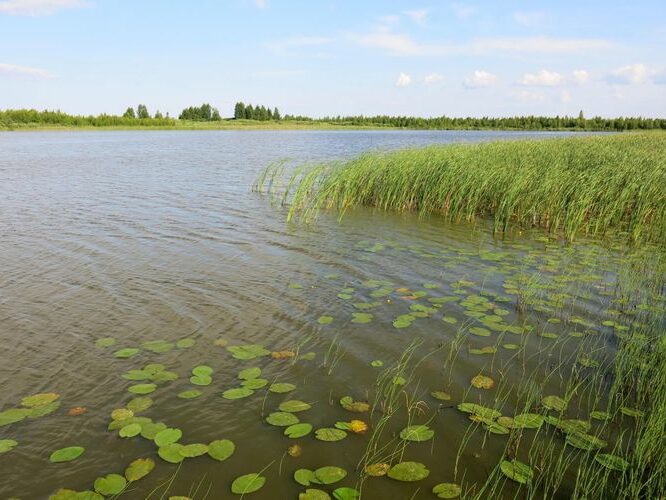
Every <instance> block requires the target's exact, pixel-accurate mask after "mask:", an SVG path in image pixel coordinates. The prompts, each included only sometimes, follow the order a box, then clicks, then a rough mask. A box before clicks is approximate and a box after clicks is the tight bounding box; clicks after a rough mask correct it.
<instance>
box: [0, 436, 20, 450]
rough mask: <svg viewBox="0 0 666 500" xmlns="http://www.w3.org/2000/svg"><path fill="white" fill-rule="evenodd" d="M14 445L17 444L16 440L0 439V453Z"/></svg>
mask: <svg viewBox="0 0 666 500" xmlns="http://www.w3.org/2000/svg"><path fill="white" fill-rule="evenodd" d="M16 445H18V441H14V440H13V439H0V453H7V452H8V451H10V450H12V449H13V448H14V447H15V446H16Z"/></svg>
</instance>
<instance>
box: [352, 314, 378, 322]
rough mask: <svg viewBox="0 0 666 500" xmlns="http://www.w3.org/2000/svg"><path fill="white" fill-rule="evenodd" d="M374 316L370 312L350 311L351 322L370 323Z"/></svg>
mask: <svg viewBox="0 0 666 500" xmlns="http://www.w3.org/2000/svg"><path fill="white" fill-rule="evenodd" d="M372 318H374V316H373V315H372V314H370V313H359V312H355V313H352V321H351V322H352V323H370V322H371V321H372Z"/></svg>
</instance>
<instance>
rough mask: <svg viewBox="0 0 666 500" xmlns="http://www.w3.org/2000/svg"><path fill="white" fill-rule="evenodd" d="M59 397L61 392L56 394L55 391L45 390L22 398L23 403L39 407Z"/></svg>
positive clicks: (29, 406)
mask: <svg viewBox="0 0 666 500" xmlns="http://www.w3.org/2000/svg"><path fill="white" fill-rule="evenodd" d="M59 397H60V394H56V393H55V392H45V393H41V394H35V395H33V396H28V397H25V398H23V399H22V400H21V404H22V405H23V406H27V407H28V408H38V407H40V406H46V405H48V404H50V403H53V402H54V401H55V400H56V399H58V398H59Z"/></svg>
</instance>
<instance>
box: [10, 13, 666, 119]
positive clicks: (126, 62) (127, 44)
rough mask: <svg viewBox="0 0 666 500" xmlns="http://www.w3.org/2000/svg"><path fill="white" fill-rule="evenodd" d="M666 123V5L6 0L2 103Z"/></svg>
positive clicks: (79, 108) (75, 108)
mask: <svg viewBox="0 0 666 500" xmlns="http://www.w3.org/2000/svg"><path fill="white" fill-rule="evenodd" d="M238 100H243V101H245V102H251V103H260V104H264V103H265V104H267V105H271V106H278V107H279V108H280V110H281V111H282V112H283V113H285V112H286V113H292V114H305V115H310V116H323V115H329V114H330V115H335V114H343V115H346V114H392V115H398V114H406V115H419V116H438V115H443V114H446V115H449V116H484V115H488V116H506V115H517V114H547V115H555V114H560V115H562V114H577V113H578V111H579V110H580V109H583V110H584V112H585V114H586V115H587V116H591V115H602V116H618V115H642V116H658V117H665V116H666V2H664V1H640V0H638V1H633V2H616V1H610V0H606V1H581V0H578V1H568V0H564V1H558V2H553V1H536V0H532V1H502V2H497V1H495V2H489V1H486V2H484V1H462V0H461V1H451V2H449V1H433V0H424V1H418V0H411V1H397V0H385V1H370V0H363V1H359V0H356V1H336V0H323V1H315V0H310V1H305V0H298V1H289V0H189V1H187V2H183V1H167V0H162V1H158V0H132V1H130V0H0V109H4V108H18V107H35V108H38V109H43V108H47V109H61V110H64V111H67V112H71V113H82V114H88V113H95V114H96V113H100V112H107V113H114V114H120V113H122V112H123V111H124V110H125V108H126V107H127V106H129V105H132V106H136V105H137V104H138V103H145V104H146V105H147V106H148V108H149V110H150V111H151V112H153V111H155V110H156V109H159V110H161V111H162V112H167V111H168V112H170V113H171V114H172V115H177V114H178V112H179V111H180V110H181V109H182V108H183V107H185V106H189V105H193V104H199V103H202V102H210V103H211V104H213V105H214V106H217V107H218V108H219V109H220V111H221V112H222V114H223V115H230V114H231V113H232V110H233V105H234V103H235V102H236V101H238Z"/></svg>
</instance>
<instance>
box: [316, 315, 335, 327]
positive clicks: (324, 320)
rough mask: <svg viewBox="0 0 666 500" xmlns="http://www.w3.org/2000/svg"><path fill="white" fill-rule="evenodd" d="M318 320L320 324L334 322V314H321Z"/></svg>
mask: <svg viewBox="0 0 666 500" xmlns="http://www.w3.org/2000/svg"><path fill="white" fill-rule="evenodd" d="M317 322H318V323H319V324H320V325H329V324H331V323H332V322H333V316H320V317H319V319H318V320H317Z"/></svg>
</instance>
